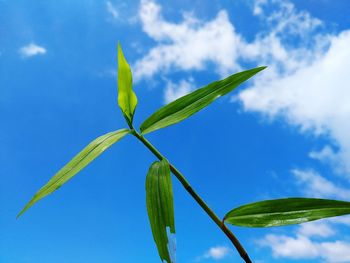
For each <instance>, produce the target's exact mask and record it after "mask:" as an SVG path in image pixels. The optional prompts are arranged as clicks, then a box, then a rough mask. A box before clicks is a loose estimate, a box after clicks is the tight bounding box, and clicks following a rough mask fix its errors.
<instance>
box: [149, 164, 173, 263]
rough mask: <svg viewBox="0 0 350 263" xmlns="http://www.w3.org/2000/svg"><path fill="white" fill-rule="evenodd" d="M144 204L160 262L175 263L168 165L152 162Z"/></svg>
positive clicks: (170, 184) (171, 197) (171, 194)
mask: <svg viewBox="0 0 350 263" xmlns="http://www.w3.org/2000/svg"><path fill="white" fill-rule="evenodd" d="M146 204H147V212H148V218H149V221H150V224H151V228H152V234H153V239H154V241H155V243H156V245H157V248H158V253H159V256H160V258H161V260H162V261H166V262H167V263H173V262H175V249H176V247H175V223H174V202H173V189H172V183H171V176H170V168H169V164H168V162H167V161H166V160H162V161H160V162H154V163H153V164H152V166H151V167H150V169H149V171H148V174H147V177H146Z"/></svg>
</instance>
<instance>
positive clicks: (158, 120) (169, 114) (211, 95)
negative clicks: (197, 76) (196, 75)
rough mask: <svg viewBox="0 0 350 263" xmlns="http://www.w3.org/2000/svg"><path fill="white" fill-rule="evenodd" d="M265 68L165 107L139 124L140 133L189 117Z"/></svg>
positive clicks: (214, 83)
mask: <svg viewBox="0 0 350 263" xmlns="http://www.w3.org/2000/svg"><path fill="white" fill-rule="evenodd" d="M265 68H266V67H259V68H254V69H250V70H246V71H243V72H240V73H236V74H234V75H231V76H229V77H227V78H226V79H223V80H219V81H215V82H213V83H211V84H209V85H207V86H205V87H203V88H200V89H197V90H195V91H193V92H192V93H190V94H187V95H185V96H183V97H181V98H179V99H177V100H175V101H173V102H171V103H169V104H167V105H165V106H164V107H162V108H160V109H159V110H158V111H156V112H155V113H153V114H152V115H151V116H150V117H149V118H148V119H146V120H145V121H144V122H143V123H142V124H141V127H140V130H141V132H142V133H143V134H146V133H149V132H152V131H155V130H158V129H161V128H164V127H167V126H169V125H173V124H175V123H178V122H180V121H182V120H184V119H186V118H188V117H190V116H191V115H193V114H195V113H196V112H197V111H200V110H201V109H203V108H204V107H206V106H208V105H209V104H210V103H212V102H213V101H215V100H216V99H217V98H219V97H221V96H223V95H225V94H227V93H229V92H230V91H232V90H233V89H234V88H236V87H237V86H238V85H239V84H241V83H243V82H244V81H246V80H248V79H249V78H251V77H252V76H254V75H255V74H256V73H258V72H260V71H262V70H263V69H265Z"/></svg>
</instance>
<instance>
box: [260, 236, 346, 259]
mask: <svg viewBox="0 0 350 263" xmlns="http://www.w3.org/2000/svg"><path fill="white" fill-rule="evenodd" d="M259 244H260V245H262V246H266V247H269V248H270V249H271V250H272V253H273V256H274V257H276V258H290V259H322V260H324V261H325V262H328V263H336V262H349V261H350V243H349V242H344V241H333V242H320V241H314V240H312V239H310V238H309V237H307V236H302V235H297V236H296V237H289V236H284V235H273V234H270V235H267V236H266V237H265V238H264V239H263V240H260V241H259Z"/></svg>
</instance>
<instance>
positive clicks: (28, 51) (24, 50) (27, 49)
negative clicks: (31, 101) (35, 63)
mask: <svg viewBox="0 0 350 263" xmlns="http://www.w3.org/2000/svg"><path fill="white" fill-rule="evenodd" d="M19 53H20V54H21V56H22V57H33V56H37V55H44V54H46V48H44V47H42V46H39V45H37V44H35V43H31V44H28V45H26V46H23V47H21V48H20V49H19Z"/></svg>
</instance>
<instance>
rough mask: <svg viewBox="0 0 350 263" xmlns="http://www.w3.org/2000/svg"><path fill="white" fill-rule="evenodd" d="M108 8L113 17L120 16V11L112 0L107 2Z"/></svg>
mask: <svg viewBox="0 0 350 263" xmlns="http://www.w3.org/2000/svg"><path fill="white" fill-rule="evenodd" d="M106 8H107V12H108V13H109V14H110V15H111V16H112V17H113V18H119V12H118V10H117V8H116V7H115V6H114V5H113V3H112V2H111V1H107V2H106Z"/></svg>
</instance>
